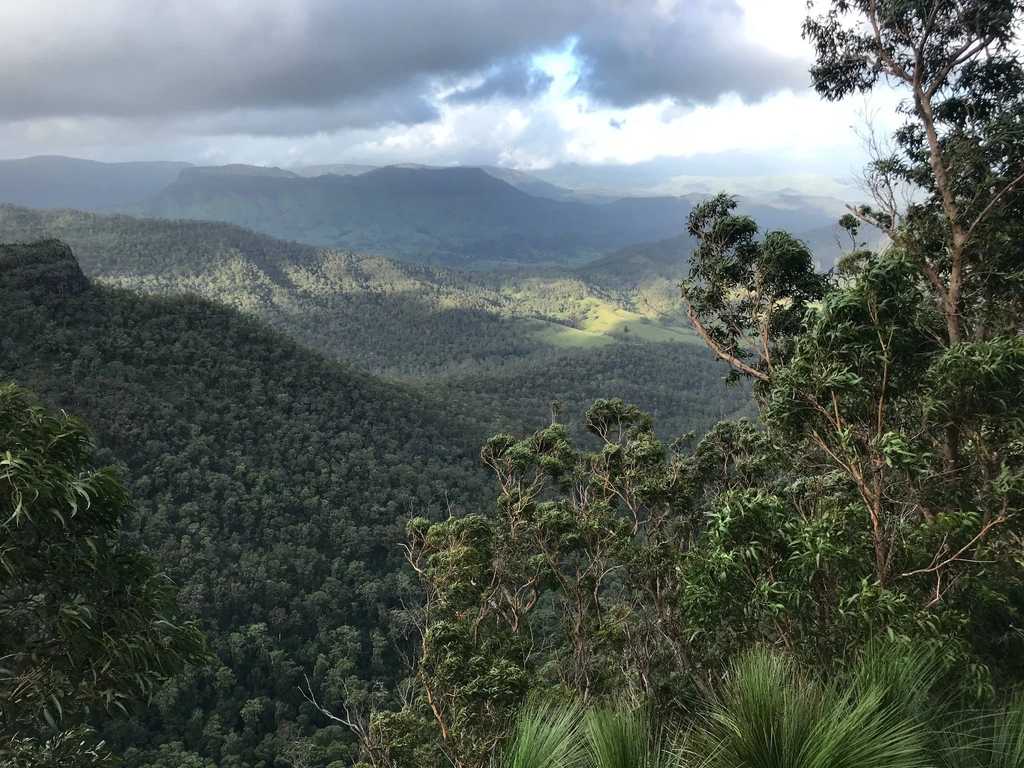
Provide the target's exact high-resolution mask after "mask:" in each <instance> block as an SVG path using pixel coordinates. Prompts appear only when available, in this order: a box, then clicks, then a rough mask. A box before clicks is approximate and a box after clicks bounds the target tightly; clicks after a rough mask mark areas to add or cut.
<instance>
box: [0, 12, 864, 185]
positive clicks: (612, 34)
mask: <svg viewBox="0 0 1024 768" xmlns="http://www.w3.org/2000/svg"><path fill="white" fill-rule="evenodd" d="M804 13H806V6H805V2H804V0H288V2H282V1H281V0H160V2H140V1H139V0H90V1H89V2H88V3H85V2H80V0H31V2H29V0H25V1H24V2H6V3H5V2H0V28H3V29H4V30H5V33H6V34H5V40H4V45H3V46H0V156H7V157H14V156H24V155H27V154H40V153H61V154H73V155H78V156H85V157H92V158H95V159H109V160H120V159H145V158H153V157H156V158H174V159H184V160H191V161H193V162H199V163H210V164H212V163H222V162H225V163H226V162H248V163H255V164H272V165H281V166H288V165H300V164H303V163H310V164H317V163H331V162H366V163H393V162H405V161H415V162H424V163H433V164H450V163H465V164H479V163H486V164H497V165H512V166H516V167H521V168H524V169H529V168H543V167H547V166H550V165H552V164H558V163H566V162H577V163H626V164H628V163H637V162H641V161H646V160H649V159H651V158H656V157H660V158H664V157H673V156H678V157H692V156H694V155H698V154H701V153H719V154H718V155H716V157H721V156H724V155H723V154H722V153H728V152H730V151H731V150H733V149H734V148H748V147H749V148H752V149H753V150H755V151H765V152H771V153H773V157H778V158H782V157H790V156H793V157H798V156H799V153H800V152H803V151H805V148H815V147H818V148H830V149H829V151H831V148H840V149H841V150H842V151H846V148H847V147H848V144H849V141H848V138H847V132H846V127H847V126H849V125H850V124H851V123H853V122H855V120H854V119H852V118H851V117H850V115H849V110H845V109H844V108H840V107H836V106H834V105H832V106H830V105H822V104H819V103H818V101H817V99H816V98H815V97H814V95H813V93H812V92H811V91H810V90H809V89H807V88H805V86H806V81H807V75H806V74H805V72H806V69H807V67H808V65H809V61H810V57H811V52H810V51H809V49H807V48H806V47H802V43H801V40H800V32H799V27H800V24H799V22H800V19H801V18H802V16H803V14H804ZM791 91H792V93H791ZM772 121H781V122H779V123H778V124H776V123H774V122H772ZM790 123H794V124H795V125H796V126H797V128H796V129H793V128H788V127H785V126H787V125H789V124H790ZM807 151H810V150H807ZM823 151H824V150H823Z"/></svg>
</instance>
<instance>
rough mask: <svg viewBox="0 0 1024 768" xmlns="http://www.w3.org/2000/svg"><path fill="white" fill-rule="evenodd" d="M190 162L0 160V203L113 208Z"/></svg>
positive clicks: (169, 180) (159, 185)
mask: <svg viewBox="0 0 1024 768" xmlns="http://www.w3.org/2000/svg"><path fill="white" fill-rule="evenodd" d="M189 167H191V163H179V162H165V161H155V162H137V163H99V162H95V161H93V160H81V159H79V158H76V157H64V156H62V155H40V156H37V157H26V158H22V159H20V160H0V202H2V203H11V204H13V205H23V206H25V207H27V208H75V209H77V210H80V211H92V212H95V213H99V212H104V211H113V210H115V209H117V208H120V207H122V206H125V205H129V204H131V203H136V202H139V201H140V200H145V199H146V198H148V197H152V196H153V195H155V194H157V193H158V192H159V191H160V190H161V189H163V188H164V187H166V186H168V185H169V184H173V183H174V182H175V181H176V180H177V178H178V176H179V174H180V173H181V171H182V170H184V169H185V168H189Z"/></svg>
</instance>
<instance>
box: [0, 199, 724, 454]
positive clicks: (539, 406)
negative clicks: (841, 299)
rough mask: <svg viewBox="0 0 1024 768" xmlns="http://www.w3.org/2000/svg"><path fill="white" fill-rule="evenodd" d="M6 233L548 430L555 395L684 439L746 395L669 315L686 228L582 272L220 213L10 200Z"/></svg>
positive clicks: (512, 422)
mask: <svg viewBox="0 0 1024 768" xmlns="http://www.w3.org/2000/svg"><path fill="white" fill-rule="evenodd" d="M0 236H2V237H4V238H8V239H16V240H33V239H36V238H40V237H59V238H61V239H62V240H63V241H65V242H67V243H69V244H71V246H72V248H73V251H74V253H75V255H76V256H77V258H78V259H79V260H80V262H81V264H82V267H83V269H84V271H85V272H86V274H88V275H89V276H90V277H92V278H95V279H99V280H101V281H103V282H104V283H107V284H112V285H116V286H121V287H125V288H131V289H135V290H141V291H144V292H147V293H164V294H180V293H194V294H198V295H200V296H204V297H207V298H210V299H214V300H216V301H218V302H220V303H223V304H227V305H230V306H234V307H237V308H239V309H241V310H243V311H245V312H247V313H251V314H257V315H260V316H261V317H264V318H266V319H267V320H268V321H269V322H270V323H272V324H273V325H275V326H276V327H277V328H279V329H280V330H282V331H284V332H286V333H287V334H289V335H291V336H292V337H294V338H296V339H298V340H299V341H302V342H304V343H306V344H308V345H310V346H312V347H315V348H318V349H320V350H322V351H324V352H326V353H327V354H329V355H331V356H332V357H337V358H339V359H341V360H343V361H345V362H346V363H349V364H352V365H354V366H356V367H359V368H362V369H365V370H369V371H373V372H376V373H382V374H386V375H389V376H399V377H404V378H412V379H414V380H415V381H416V382H418V383H420V384H423V385H426V386H428V387H432V388H436V389H438V390H439V391H440V392H443V393H445V395H446V396H447V397H456V398H459V399H462V398H463V397H464V396H465V397H468V398H470V399H471V400H472V399H475V398H476V395H477V393H479V394H480V395H481V396H482V401H481V402H486V403H487V404H488V406H492V405H493V410H490V409H489V410H488V411H487V413H489V414H490V417H491V418H493V419H494V422H493V423H494V424H495V426H499V425H500V426H502V427H503V428H511V429H533V428H536V426H538V425H539V424H541V423H543V422H544V420H545V419H546V418H547V414H548V413H549V407H548V406H549V404H550V402H551V401H552V400H554V399H559V400H564V401H566V405H567V407H568V410H567V414H574V415H575V417H576V418H581V417H582V414H583V412H584V411H585V409H586V406H587V405H588V404H589V403H590V402H593V400H594V399H595V398H597V397H612V396H616V395H623V396H625V395H627V394H628V395H629V396H630V397H631V399H632V401H633V402H636V403H638V404H639V405H641V406H642V407H644V408H646V409H648V410H650V411H652V412H657V413H658V414H659V415H664V417H665V421H664V422H662V423H660V424H659V429H661V430H663V434H664V436H665V437H666V438H672V437H675V436H677V435H679V434H682V433H684V432H686V431H689V430H691V429H704V428H707V427H708V426H710V425H711V424H713V423H714V422H715V420H717V419H718V418H719V417H720V416H721V415H722V414H728V413H732V412H733V411H735V409H736V408H738V407H740V406H741V405H742V404H743V398H742V396H740V395H739V394H737V393H733V392H729V391H727V390H726V389H724V388H723V387H721V385H720V383H719V382H718V377H719V369H718V368H717V366H716V365H715V364H714V363H713V362H712V356H711V355H709V354H707V352H706V351H705V350H704V349H702V348H700V347H699V346H698V345H696V344H692V343H688V342H692V341H694V337H693V336H692V335H691V334H690V333H689V332H688V331H686V330H684V329H683V328H681V327H679V326H678V325H676V324H675V323H672V322H666V321H664V320H663V319H662V318H661V317H660V316H659V315H658V314H657V313H656V312H655V310H654V308H666V309H670V310H674V309H675V307H676V305H677V304H678V297H677V294H678V288H677V287H676V284H677V283H678V281H679V279H680V276H681V275H682V274H683V272H684V270H685V262H686V256H685V254H686V249H687V248H688V241H687V240H686V239H683V238H680V239H678V240H675V241H665V242H663V243H654V244H649V245H644V246H633V247H631V248H628V249H625V250H623V251H621V252H619V253H616V254H612V255H609V256H607V257H604V258H603V259H600V260H598V261H595V262H592V263H590V264H588V265H586V266H585V267H581V268H579V269H577V270H544V271H536V270H535V271H532V272H531V271H526V270H521V271H510V272H494V273H483V272H459V271H453V270H448V269H444V268H441V267H433V266H425V265H418V264H411V263H407V262H393V261H389V260H387V259H384V258H382V257H375V256H364V255H359V254H351V253H346V252H342V251H334V250H328V249H321V248H315V247H312V246H305V245H299V244H296V243H287V242H283V241H280V240H275V239H273V238H270V237H267V236H265V235H258V234H255V233H253V232H250V231H248V230H244V229H240V228H238V227H235V226H231V225H227V224H219V223H214V222H172V221H150V220H138V219H132V218H129V217H127V216H99V215H93V214H83V213H78V212H74V211H31V210H27V209H22V208H15V207H13V206H0ZM645 341H653V342H665V343H657V344H644V343H641V342H645ZM482 436H483V433H482V432H481V437H482Z"/></svg>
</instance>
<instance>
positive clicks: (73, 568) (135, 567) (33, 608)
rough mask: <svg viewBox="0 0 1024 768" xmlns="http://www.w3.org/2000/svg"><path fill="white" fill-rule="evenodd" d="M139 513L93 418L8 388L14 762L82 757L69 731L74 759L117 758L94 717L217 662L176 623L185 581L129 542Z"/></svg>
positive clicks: (9, 672) (3, 529) (0, 498)
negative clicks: (192, 666)
mask: <svg viewBox="0 0 1024 768" xmlns="http://www.w3.org/2000/svg"><path fill="white" fill-rule="evenodd" d="M50 266H56V265H54V264H51V265H50ZM52 276H53V274H52V272H51V274H50V275H48V278H50V277H52ZM35 287H36V286H33V288H35ZM0 295H2V292H0ZM132 511H133V510H132V504H131V497H130V495H129V493H128V491H127V490H126V489H125V487H124V485H123V484H122V482H121V480H120V479H119V478H118V476H117V474H116V473H115V472H114V471H113V470H112V469H111V468H109V467H107V468H103V469H98V470H97V469H95V453H94V448H93V445H92V443H91V438H90V435H89V432H88V430H87V429H86V427H85V425H84V424H82V422H80V421H78V420H77V419H71V418H68V417H66V416H62V417H60V418H58V417H55V416H54V415H52V414H50V413H47V412H46V411H44V410H42V409H40V408H38V407H36V406H34V405H33V404H32V403H31V402H30V400H29V398H28V397H27V394H26V393H25V392H22V391H20V390H18V389H16V388H15V387H13V386H10V385H4V386H0V520H2V523H0V596H2V598H3V599H2V601H0V638H2V639H0V663H2V664H3V667H2V672H0V759H3V761H4V763H5V764H7V765H9V764H11V762H13V763H14V764H16V765H22V764H25V765H33V764H36V763H35V760H42V759H43V758H44V757H46V758H48V759H50V760H51V761H52V762H53V764H63V765H70V764H72V762H63V761H61V760H58V759H56V758H57V755H59V754H60V753H61V751H62V750H63V746H62V744H64V743H65V742H67V743H69V745H70V746H71V747H73V749H72V750H71V753H72V756H73V757H74V758H76V759H75V761H74V762H73V764H75V765H79V764H83V765H84V764H91V765H95V764H99V763H101V762H105V761H106V759H107V757H106V756H107V751H106V750H105V749H104V748H103V745H102V744H97V743H95V739H94V737H93V732H92V730H91V729H90V728H88V725H87V724H88V722H89V715H90V714H91V713H99V712H102V713H106V714H108V715H110V714H113V715H115V716H116V715H118V714H122V713H128V712H129V711H131V710H132V709H133V708H135V707H137V705H138V704H139V703H140V702H145V701H146V700H148V699H149V698H150V697H151V696H152V694H153V693H154V691H155V690H156V689H157V687H158V686H159V684H160V683H162V682H164V681H165V680H167V678H169V677H170V676H171V675H173V674H174V673H176V672H179V671H181V670H182V669H183V668H184V666H185V665H186V664H188V663H203V662H204V661H205V660H206V659H205V649H204V647H203V636H202V632H201V631H200V629H199V627H198V626H196V625H195V624H191V623H182V622H180V621H179V620H178V615H177V614H178V605H177V603H176V600H175V598H176V592H177V590H176V589H174V588H173V587H172V586H171V583H170V582H169V581H168V580H167V578H166V577H164V576H163V574H162V573H161V572H160V565H159V563H157V562H156V561H155V560H154V559H153V558H151V557H149V556H148V555H145V554H142V553H141V552H139V551H137V550H134V549H129V548H127V547H124V546H121V545H119V543H118V536H119V534H120V532H121V528H122V526H123V525H124V523H125V522H126V520H127V518H128V517H129V515H130V514H131V513H132ZM80 748H81V749H80ZM81 751H87V752H88V753H89V754H90V755H91V757H92V759H89V760H87V761H86V760H82V757H83V756H82V755H80V754H77V753H78V752H81ZM79 760H81V762H79Z"/></svg>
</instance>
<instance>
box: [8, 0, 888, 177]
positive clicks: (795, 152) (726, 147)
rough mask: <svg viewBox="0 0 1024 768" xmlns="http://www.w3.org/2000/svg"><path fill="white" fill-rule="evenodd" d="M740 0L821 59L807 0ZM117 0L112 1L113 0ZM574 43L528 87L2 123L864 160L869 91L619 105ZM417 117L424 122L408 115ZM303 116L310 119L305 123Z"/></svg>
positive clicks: (469, 83) (212, 155)
mask: <svg viewBox="0 0 1024 768" xmlns="http://www.w3.org/2000/svg"><path fill="white" fill-rule="evenodd" d="M430 1H431V0H423V2H430ZM734 1H735V3H736V4H737V6H736V7H738V8H741V9H742V12H743V16H742V25H743V28H742V30H741V34H740V35H739V37H740V38H746V39H747V40H748V41H749V42H750V44H751V45H752V46H753V48H755V49H758V50H764V51H768V52H770V53H771V54H772V55H785V56H788V57H791V58H792V57H797V59H799V60H803V61H804V62H805V63H806V65H807V66H809V65H810V63H811V58H812V57H811V51H810V48H809V46H808V45H807V44H806V43H805V42H804V41H802V40H801V37H800V25H801V22H802V20H803V18H804V15H805V13H806V6H805V1H804V0H719V2H722V3H723V4H724V5H723V7H726V6H731V4H732V3H733V2H734ZM105 2H106V5H107V6H111V7H113V6H112V3H113V2H114V0H105ZM508 2H512V0H508ZM566 2H569V0H566ZM591 2H597V0H591ZM679 2H680V0H656V3H655V12H656V13H661V14H664V15H665V16H666V18H668V17H670V16H672V14H677V13H678V8H679V5H678V4H679ZM598 4H599V3H598ZM595 7H596V6H595ZM211 34H212V33H211ZM698 43H699V41H688V43H687V44H690V45H692V44H698ZM573 45H574V41H573V39H571V38H570V39H569V40H568V41H567V42H566V43H565V47H564V48H561V49H551V48H547V49H542V50H539V51H536V52H534V54H533V56H532V58H531V59H530V60H529V61H530V62H531V63H532V66H533V67H535V68H537V69H538V70H541V71H543V72H544V73H546V74H547V75H549V76H550V77H551V78H552V82H551V83H550V85H549V86H548V87H547V88H546V89H544V90H543V91H542V92H540V93H538V94H533V95H531V97H530V98H528V99H516V98H514V97H507V96H500V95H499V96H496V97H494V98H489V99H487V100H484V101H479V102H469V103H460V102H457V101H454V100H449V99H446V97H447V96H448V95H449V94H451V93H452V92H453V91H454V90H457V89H459V88H472V87H478V86H480V85H481V83H482V82H483V79H482V76H481V75H480V74H479V73H473V74H470V75H467V76H465V77H463V78H461V79H455V80H453V79H452V78H451V77H446V78H440V77H439V78H434V79H428V78H425V77H424V78H421V80H420V81H419V83H418V85H416V87H417V88H419V89H420V90H418V91H415V92H413V91H409V93H408V94H407V96H406V97H403V98H402V99H399V100H396V101H394V102H392V101H391V100H389V99H387V98H385V97H383V96H382V97H381V98H380V99H379V100H378V101H377V102H374V101H372V100H371V101H368V102H360V103H359V104H353V105H346V104H344V103H342V104H334V105H326V106H311V107H302V108H298V107H297V108H292V109H267V110H265V111H263V112H259V111H253V110H250V111H248V112H242V111H238V110H236V111H234V112H230V111H229V112H221V113H200V114H188V115H170V116H161V117H159V118H141V119H140V118H139V117H137V116H126V117H117V116H107V117H87V116H83V117H59V118H46V117H40V118H36V119H31V120H21V121H14V122H8V123H3V124H0V155H3V156H14V155H24V154H42V153H65V154H73V155H79V156H86V157H93V158H96V159H114V160H116V159H141V158H147V157H161V158H174V159H187V160H192V161H196V162H207V163H215V162H246V163H255V164H272V165H285V166H287V165H299V164H304V163H309V164H314V163H329V162H346V161H347V162H366V163H392V162H403V161H417V162H425V163H437V164H451V163H501V164H508V165H514V166H517V167H520V168H523V169H530V168H541V167H546V166H550V165H552V164H557V163H564V162H578V163H584V164H596V163H614V164H631V163H638V162H643V161H648V160H651V159H653V158H658V157H676V158H692V157H699V156H706V155H716V156H727V155H728V154H729V153H737V154H743V155H745V156H746V155H750V154H751V153H759V154H761V155H770V156H771V157H772V158H774V159H775V160H776V161H779V162H777V163H776V164H790V165H791V166H792V169H793V170H794V171H800V170H807V169H810V168H812V167H813V168H819V167H822V166H823V165H828V166H829V167H831V168H834V169H835V171H836V172H840V173H842V172H848V171H850V170H853V169H856V168H859V167H860V166H862V165H863V162H864V157H863V154H862V151H861V149H860V143H859V140H858V138H857V135H856V131H855V127H856V126H857V125H859V124H860V123H861V117H860V116H859V114H858V113H859V112H860V111H862V110H863V109H864V106H865V105H864V102H863V100H860V99H851V100H848V101H846V102H843V103H840V104H829V103H826V102H823V101H821V100H820V99H819V98H818V97H817V95H816V94H814V92H813V91H812V90H810V88H807V89H805V90H804V89H801V90H798V91H797V92H792V91H782V92H780V93H776V94H775V95H769V96H767V97H765V98H761V99H760V100H749V99H748V100H745V99H743V98H741V97H739V96H737V95H732V94H726V95H723V96H720V97H718V98H717V100H712V101H710V102H708V103H699V104H680V103H678V102H675V101H673V100H671V99H668V98H659V99H656V100H655V101H652V102H650V103H646V104H640V105H637V106H626V107H621V108H614V107H610V106H604V105H602V104H599V103H597V102H596V101H594V99H593V97H591V96H588V95H587V94H586V93H580V92H578V90H577V89H575V88H574V86H575V85H576V84H577V81H578V78H579V77H580V75H581V67H580V62H579V61H578V60H577V59H576V58H575V57H574V55H573V53H572V51H573ZM657 55H658V52H657V51H652V52H651V56H655V57H656V56H657ZM414 97H415V99H418V102H417V101H415V100H414ZM872 102H873V104H874V105H875V107H876V108H877V110H878V114H879V117H880V118H881V120H880V123H881V125H882V127H891V126H892V125H893V124H894V123H895V119H894V117H893V112H894V110H893V107H894V105H895V102H896V99H895V97H894V96H893V95H892V94H889V93H884V92H881V93H879V94H877V95H876V96H875V97H873V99H872ZM399 104H400V105H403V107H402V108H403V109H406V110H408V109H412V110H414V111H416V114H417V115H418V117H417V119H416V120H412V121H409V120H406V119H405V118H404V117H403V114H404V113H402V112H401V110H399V109H398V107H397V106H396V105H399ZM408 105H412V106H408ZM419 105H422V106H419ZM417 110H418V111H417ZM417 121H421V122H417ZM408 122H413V123H417V124H411V125H409V124H403V123H408ZM295 125H299V126H303V130H299V131H294V130H293V129H292V127H293V126H295ZM357 126H362V127H357ZM254 127H255V130H254Z"/></svg>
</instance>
